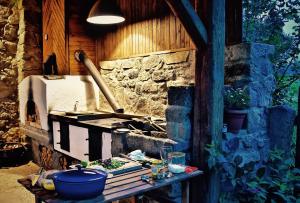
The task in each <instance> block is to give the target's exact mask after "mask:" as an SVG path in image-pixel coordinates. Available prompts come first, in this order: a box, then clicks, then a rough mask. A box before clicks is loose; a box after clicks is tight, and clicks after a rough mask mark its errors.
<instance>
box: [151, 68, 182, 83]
mask: <svg viewBox="0 0 300 203" xmlns="http://www.w3.org/2000/svg"><path fill="white" fill-rule="evenodd" d="M175 78H176V74H175V72H174V71H173V70H168V71H165V70H157V71H154V72H153V73H152V80H153V81H155V82H160V81H167V80H174V79H175Z"/></svg>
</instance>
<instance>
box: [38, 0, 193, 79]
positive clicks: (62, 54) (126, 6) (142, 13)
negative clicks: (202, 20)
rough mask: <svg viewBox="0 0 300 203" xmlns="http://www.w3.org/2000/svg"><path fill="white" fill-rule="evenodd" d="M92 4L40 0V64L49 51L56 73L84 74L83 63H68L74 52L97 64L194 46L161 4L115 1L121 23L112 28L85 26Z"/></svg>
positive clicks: (155, 0) (158, 0) (158, 1)
mask: <svg viewBox="0 0 300 203" xmlns="http://www.w3.org/2000/svg"><path fill="white" fill-rule="evenodd" d="M95 1H96V0H85V1H82V0H43V33H44V34H48V39H47V40H45V39H44V40H43V48H44V50H43V60H44V61H45V60H46V58H47V56H48V55H49V54H51V53H53V52H54V53H55V54H56V55H57V64H58V71H59V74H73V75H76V74H86V70H85V68H84V67H83V65H82V64H80V63H78V62H77V61H75V59H74V51H76V50H77V49H82V50H84V51H85V52H86V53H87V55H88V56H89V57H90V58H91V60H92V61H93V62H94V63H95V64H98V62H99V61H101V60H105V59H115V58H124V57H130V56H135V55H140V54H147V53H150V52H158V51H166V50H176V49H182V48H188V49H194V48H195V46H194V44H193V43H192V41H191V39H190V37H189V35H188V34H187V32H186V31H185V29H184V27H183V25H182V24H181V22H180V21H179V19H178V18H176V17H175V16H174V15H173V14H172V12H171V11H170V9H169V8H168V6H167V4H166V3H165V1H163V0H118V4H119V5H120V7H121V10H122V12H123V13H124V15H125V17H126V22H125V23H123V24H121V25H117V26H99V25H91V24H89V23H87V22H86V18H87V15H88V12H89V10H90V8H91V7H92V5H93V3H94V2H95ZM191 1H192V2H197V1H196V0H191ZM194 4H195V3H194Z"/></svg>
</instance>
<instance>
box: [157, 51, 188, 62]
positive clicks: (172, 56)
mask: <svg viewBox="0 0 300 203" xmlns="http://www.w3.org/2000/svg"><path fill="white" fill-rule="evenodd" d="M188 57H189V51H181V52H175V53H169V54H165V55H163V59H164V61H165V63H166V64H168V65H169V64H175V63H183V62H187V60H188Z"/></svg>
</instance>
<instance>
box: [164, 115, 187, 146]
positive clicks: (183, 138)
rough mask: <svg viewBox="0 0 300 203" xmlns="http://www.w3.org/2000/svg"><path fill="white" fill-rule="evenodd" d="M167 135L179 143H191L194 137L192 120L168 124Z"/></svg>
mask: <svg viewBox="0 0 300 203" xmlns="http://www.w3.org/2000/svg"><path fill="white" fill-rule="evenodd" d="M167 135H168V137H169V138H170V139H172V140H175V141H176V142H179V143H189V142H190V141H191V137H192V126H191V122H190V120H187V121H182V122H180V123H178V122H167Z"/></svg>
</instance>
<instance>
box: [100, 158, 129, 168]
mask: <svg viewBox="0 0 300 203" xmlns="http://www.w3.org/2000/svg"><path fill="white" fill-rule="evenodd" d="M100 164H101V165H102V166H103V167H104V168H106V169H117V168H120V167H121V166H123V165H124V164H125V162H122V161H118V160H115V159H106V160H104V161H102V162H101V163H100Z"/></svg>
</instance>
